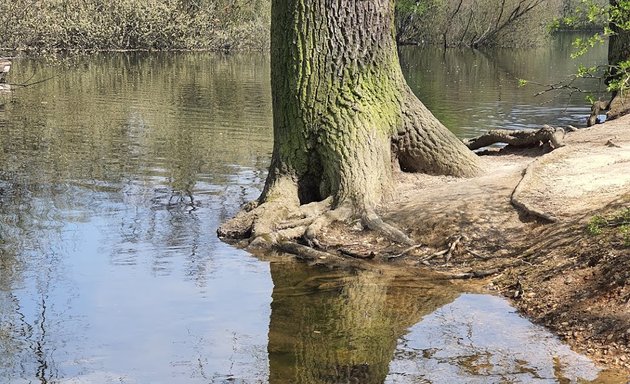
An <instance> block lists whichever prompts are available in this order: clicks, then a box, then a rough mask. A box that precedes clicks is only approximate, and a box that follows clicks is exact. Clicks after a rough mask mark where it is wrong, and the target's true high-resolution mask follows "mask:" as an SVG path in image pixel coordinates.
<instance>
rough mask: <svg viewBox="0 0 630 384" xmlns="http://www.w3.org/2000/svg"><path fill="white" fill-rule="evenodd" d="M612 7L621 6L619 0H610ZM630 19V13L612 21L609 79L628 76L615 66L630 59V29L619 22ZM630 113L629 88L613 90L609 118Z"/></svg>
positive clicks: (609, 46)
mask: <svg viewBox="0 0 630 384" xmlns="http://www.w3.org/2000/svg"><path fill="white" fill-rule="evenodd" d="M610 5H611V6H612V7H617V6H619V1H618V0H610ZM628 21H630V15H626V16H625V18H623V19H622V20H616V21H614V22H611V24H610V28H611V29H612V31H613V32H614V34H613V35H612V36H610V39H609V42H608V65H610V66H611V68H612V69H611V73H610V76H609V80H611V79H615V78H617V77H619V76H624V75H625V76H628V74H627V73H625V72H621V71H618V70H617V69H616V68H615V66H617V65H618V64H619V63H620V62H622V61H626V60H630V30H628V29H624V28H621V27H620V26H619V25H618V23H621V22H628ZM628 113H630V97H628V90H624V91H616V92H613V95H612V99H611V102H610V105H609V111H608V113H607V118H608V119H610V120H612V119H616V118H618V117H621V116H624V115H627V114H628Z"/></svg>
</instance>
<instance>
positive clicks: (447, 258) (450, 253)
mask: <svg viewBox="0 0 630 384" xmlns="http://www.w3.org/2000/svg"><path fill="white" fill-rule="evenodd" d="M463 238H464V236H459V237H458V238H457V239H455V240H454V241H453V242H452V243H451V244H450V246H449V247H448V251H447V252H446V256H445V257H444V259H445V262H446V263H448V262H449V261H450V260H451V257H452V256H453V251H455V248H457V245H458V244H459V242H460V241H462V239H463Z"/></svg>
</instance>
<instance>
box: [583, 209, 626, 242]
mask: <svg viewBox="0 0 630 384" xmlns="http://www.w3.org/2000/svg"><path fill="white" fill-rule="evenodd" d="M608 228H616V231H617V233H618V234H619V236H621V239H622V242H623V245H624V247H630V208H624V209H622V210H620V211H618V212H615V213H614V214H612V215H610V216H608V217H604V216H601V215H597V216H593V217H592V218H591V220H589V222H588V224H587V226H586V231H587V232H588V233H589V234H590V235H592V236H597V235H601V234H602V233H604V232H605V231H606V229H608Z"/></svg>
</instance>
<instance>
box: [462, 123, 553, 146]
mask: <svg viewBox="0 0 630 384" xmlns="http://www.w3.org/2000/svg"><path fill="white" fill-rule="evenodd" d="M564 134H565V132H564V130H563V129H555V128H553V127H550V126H545V127H543V128H541V129H538V130H533V129H532V130H520V131H514V130H507V129H495V130H492V131H489V132H487V133H485V134H483V135H481V136H478V137H474V138H472V139H467V140H464V144H466V146H467V147H468V148H469V149H471V150H475V149H480V148H483V147H487V146H490V145H493V144H497V143H505V144H509V145H511V146H513V147H538V146H541V145H547V144H549V145H551V147H552V148H559V147H562V146H563V145H564V144H563V142H562V139H563V138H564Z"/></svg>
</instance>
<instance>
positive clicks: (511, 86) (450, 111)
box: [400, 34, 606, 137]
mask: <svg viewBox="0 0 630 384" xmlns="http://www.w3.org/2000/svg"><path fill="white" fill-rule="evenodd" d="M575 36H576V35H573V34H563V35H558V36H556V37H554V38H553V39H552V40H550V41H549V44H547V45H545V46H541V47H538V48H533V49H493V50H492V49H486V50H456V49H450V50H446V51H444V50H442V49H440V48H436V47H423V48H417V47H402V48H401V49H400V56H401V63H402V66H403V72H404V74H405V77H406V79H407V82H408V83H409V86H410V87H411V88H412V89H413V91H414V92H415V93H416V94H417V95H418V96H419V97H420V99H421V100H422V102H423V103H425V104H426V105H427V107H428V108H429V109H430V110H431V112H433V113H434V114H435V115H436V117H437V118H438V119H440V120H441V121H442V122H444V123H445V125H446V126H447V127H449V128H450V129H451V130H453V131H454V132H455V133H456V134H457V135H459V136H465V137H470V136H476V135H478V134H479V133H480V132H482V131H483V132H485V131H487V130H488V129H492V128H532V127H536V128H539V127H540V126H542V125H543V124H552V125H553V124H558V125H561V124H562V125H566V124H574V125H582V124H583V122H584V121H585V120H584V119H585V118H586V116H587V115H588V114H589V113H590V105H588V103H587V102H586V101H585V100H584V97H583V96H584V95H583V94H580V95H573V97H572V98H571V97H570V95H569V94H568V92H555V93H554V92H550V93H547V94H544V95H541V96H535V94H536V93H537V92H539V91H541V90H542V89H543V87H539V86H535V85H533V84H530V85H528V86H526V87H519V86H518V84H519V82H518V79H526V80H528V81H532V82H539V83H543V84H552V83H557V82H559V81H563V80H566V79H567V77H568V76H569V75H571V74H572V73H575V72H576V68H577V65H578V64H579V63H582V64H584V65H586V66H591V65H595V64H602V63H605V60H606V47H596V48H595V49H593V50H592V51H590V52H589V53H588V55H586V56H584V57H582V58H580V60H573V59H571V57H570V55H571V52H572V48H571V41H572V39H573V38H574V37H575ZM576 85H580V86H582V87H583V88H584V89H587V90H593V91H596V93H597V91H598V87H601V84H597V83H596V82H591V83H584V82H583V83H577V84H576ZM601 91H602V89H599V92H600V93H601Z"/></svg>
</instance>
